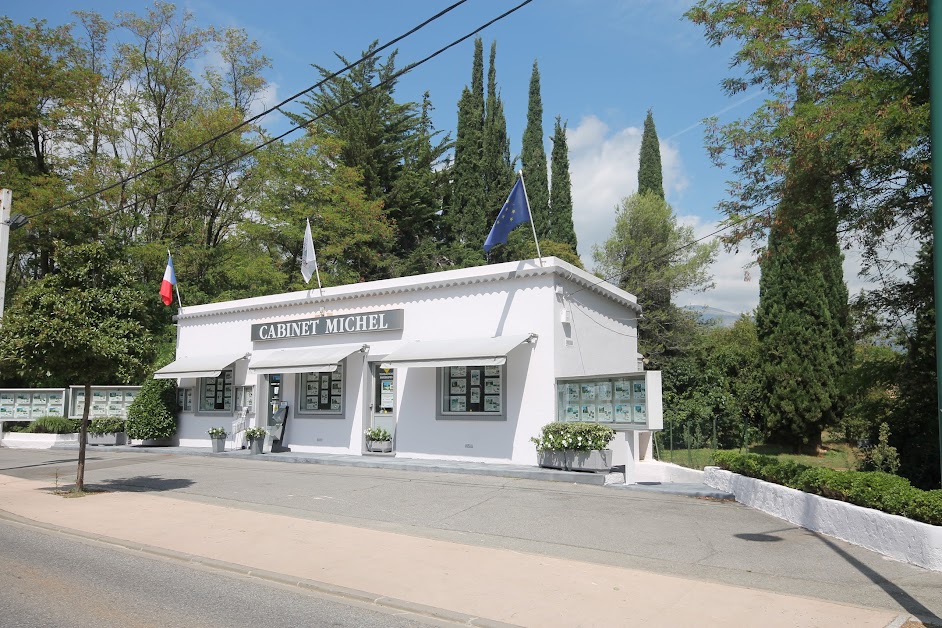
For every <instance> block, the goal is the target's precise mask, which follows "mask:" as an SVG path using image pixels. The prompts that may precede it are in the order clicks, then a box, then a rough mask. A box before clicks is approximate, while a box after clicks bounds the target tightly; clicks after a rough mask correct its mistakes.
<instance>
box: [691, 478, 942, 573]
mask: <svg viewBox="0 0 942 628" xmlns="http://www.w3.org/2000/svg"><path fill="white" fill-rule="evenodd" d="M704 471H705V473H704V479H705V482H706V484H707V485H708V486H712V487H713V488H716V489H720V490H723V491H727V492H730V493H733V494H734V495H735V496H736V501H738V502H740V503H742V504H745V505H746V506H750V507H752V508H755V509H757V510H761V511H762V512H765V513H768V514H770V515H773V516H775V517H779V518H780V519H784V520H785V521H789V522H791V523H794V524H796V525H800V526H801V527H803V528H807V529H808V530H812V531H814V532H821V533H822V534H827V535H828V536H833V537H835V538H838V539H841V540H843V541H847V542H848V543H852V544H854V545H859V546H861V547H865V548H867V549H870V550H873V551H875V552H879V553H881V554H883V555H885V556H889V557H891V558H895V559H897V560H902V561H905V562H907V563H912V564H913V565H918V566H920V567H925V568H926V569H932V570H933V571H942V526H931V525H929V524H927V523H921V522H919V521H913V520H911V519H907V518H905V517H900V516H898V515H889V514H886V513H885V512H880V511H878V510H873V509H871V508H862V507H860V506H855V505H854V504H848V503H847V502H842V501H838V500H835V499H827V498H825V497H819V496H818V495H812V494H810V493H805V492H803V491H798V490H795V489H793V488H788V487H787V486H780V485H778V484H772V483H770V482H764V481H762V480H756V479H754V478H747V477H745V476H742V475H738V474H736V473H731V472H729V471H724V470H723V469H720V468H718V467H707V468H706V469H705V470H704Z"/></svg>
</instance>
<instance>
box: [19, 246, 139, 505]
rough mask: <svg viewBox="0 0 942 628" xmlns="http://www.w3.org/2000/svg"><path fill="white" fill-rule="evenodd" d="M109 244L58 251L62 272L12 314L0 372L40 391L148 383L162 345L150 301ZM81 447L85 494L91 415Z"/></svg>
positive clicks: (80, 481)
mask: <svg viewBox="0 0 942 628" xmlns="http://www.w3.org/2000/svg"><path fill="white" fill-rule="evenodd" d="M110 253H111V249H110V247H109V246H108V244H105V243H93V244H86V245H81V246H74V247H71V248H68V249H56V250H55V254H56V259H55V262H56V264H57V266H58V267H59V268H60V270H59V272H57V273H53V274H49V275H47V276H45V277H43V278H42V279H40V280H37V281H34V282H31V283H30V284H28V285H27V286H26V287H24V288H23V289H22V290H21V291H20V292H19V293H18V294H17V296H16V299H15V300H14V302H13V304H12V306H11V307H10V308H9V309H8V310H7V311H6V312H5V313H4V316H3V326H2V327H0V371H4V372H6V371H8V370H9V371H13V372H16V373H18V374H19V375H20V376H21V377H24V378H27V380H28V381H29V382H31V383H32V384H33V385H40V386H42V385H46V386H49V385H58V386H65V385H68V384H70V383H74V382H80V383H82V384H84V385H85V399H91V386H92V384H130V383H136V382H138V381H140V379H142V378H143V376H144V374H145V373H146V370H147V367H148V365H149V364H150V361H151V359H152V358H153V352H154V348H155V343H154V342H153V340H152V336H151V333H150V332H149V331H148V328H149V327H150V326H152V325H153V321H152V320H151V317H150V314H149V312H148V308H147V307H146V305H145V303H146V300H147V297H146V295H144V294H143V293H142V292H141V290H139V289H138V288H137V287H136V284H135V281H134V279H133V278H132V275H131V273H130V272H129V269H128V266H127V265H126V264H123V263H121V261H120V260H116V259H115V258H114V257H113V255H111V254H110ZM90 405H91V404H88V403H86V404H85V411H84V413H83V415H82V425H81V433H80V440H79V459H78V470H77V473H76V479H75V487H76V490H78V491H81V490H83V489H84V477H85V445H86V441H87V433H88V410H89V407H90Z"/></svg>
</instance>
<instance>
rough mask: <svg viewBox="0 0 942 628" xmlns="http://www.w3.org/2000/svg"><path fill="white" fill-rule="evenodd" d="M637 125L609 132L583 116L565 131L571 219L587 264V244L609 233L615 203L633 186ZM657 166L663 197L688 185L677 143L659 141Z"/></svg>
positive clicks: (638, 141)
mask: <svg viewBox="0 0 942 628" xmlns="http://www.w3.org/2000/svg"><path fill="white" fill-rule="evenodd" d="M642 132H643V131H642V129H641V128H640V127H627V128H624V129H621V130H619V131H615V132H611V130H610V129H609V127H608V125H607V124H605V123H604V122H602V121H601V120H600V119H599V118H597V117H596V116H586V117H584V118H582V120H580V121H579V124H578V125H577V126H576V127H574V128H569V129H567V131H566V141H567V143H568V145H569V172H570V175H571V177H572V203H573V223H574V224H575V227H576V236H577V237H578V239H579V255H580V257H582V261H583V262H584V263H585V264H587V265H588V266H590V267H591V266H592V246H593V245H595V244H598V245H601V244H602V243H603V242H604V241H605V240H606V238H608V236H609V233H610V232H611V229H612V225H613V223H614V218H615V206H616V205H618V204H619V203H620V202H621V200H622V199H623V198H625V197H626V196H628V195H630V194H632V193H633V192H636V191H637V189H638V155H639V152H640V150H641V135H642ZM661 168H662V171H663V175H664V189H665V191H666V192H667V196H668V200H670V197H671V195H672V194H674V193H678V192H681V191H682V190H684V189H685V188H686V187H687V178H686V177H685V176H684V173H683V164H682V163H681V160H680V154H679V152H678V150H677V147H676V145H674V144H672V143H671V142H669V141H665V140H661Z"/></svg>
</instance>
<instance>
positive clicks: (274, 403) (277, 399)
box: [266, 375, 281, 425]
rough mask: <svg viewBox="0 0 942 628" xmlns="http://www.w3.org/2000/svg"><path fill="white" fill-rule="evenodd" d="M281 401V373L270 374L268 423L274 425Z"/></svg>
mask: <svg viewBox="0 0 942 628" xmlns="http://www.w3.org/2000/svg"><path fill="white" fill-rule="evenodd" d="M280 403H281V375H269V376H268V420H267V421H266V423H267V424H268V425H274V424H275V421H274V420H273V419H274V416H275V413H276V412H278V408H279V404H280Z"/></svg>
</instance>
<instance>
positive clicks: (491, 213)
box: [478, 42, 515, 244]
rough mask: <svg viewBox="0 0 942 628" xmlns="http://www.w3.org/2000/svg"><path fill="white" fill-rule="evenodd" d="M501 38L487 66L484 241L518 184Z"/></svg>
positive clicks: (482, 228) (480, 239)
mask: <svg viewBox="0 0 942 628" xmlns="http://www.w3.org/2000/svg"><path fill="white" fill-rule="evenodd" d="M496 57H497V42H492V43H491V55H490V65H489V67H488V70H487V103H486V107H485V113H484V116H485V117H484V160H483V166H484V172H483V175H484V190H485V199H484V208H483V209H484V222H483V224H482V225H481V226H480V227H481V230H480V232H479V233H478V235H479V236H480V237H479V238H478V242H479V243H481V244H483V242H484V240H485V239H487V234H488V233H490V230H491V226H492V225H493V224H494V221H495V220H497V214H498V213H499V212H500V208H501V207H502V206H503V205H504V201H505V200H507V195H508V194H510V190H511V188H512V187H513V184H514V178H515V175H514V167H513V162H512V161H511V159H510V138H509V137H508V136H507V120H506V119H505V117H504V104H503V102H501V98H500V94H499V93H498V92H497V67H496V65H495V63H496Z"/></svg>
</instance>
